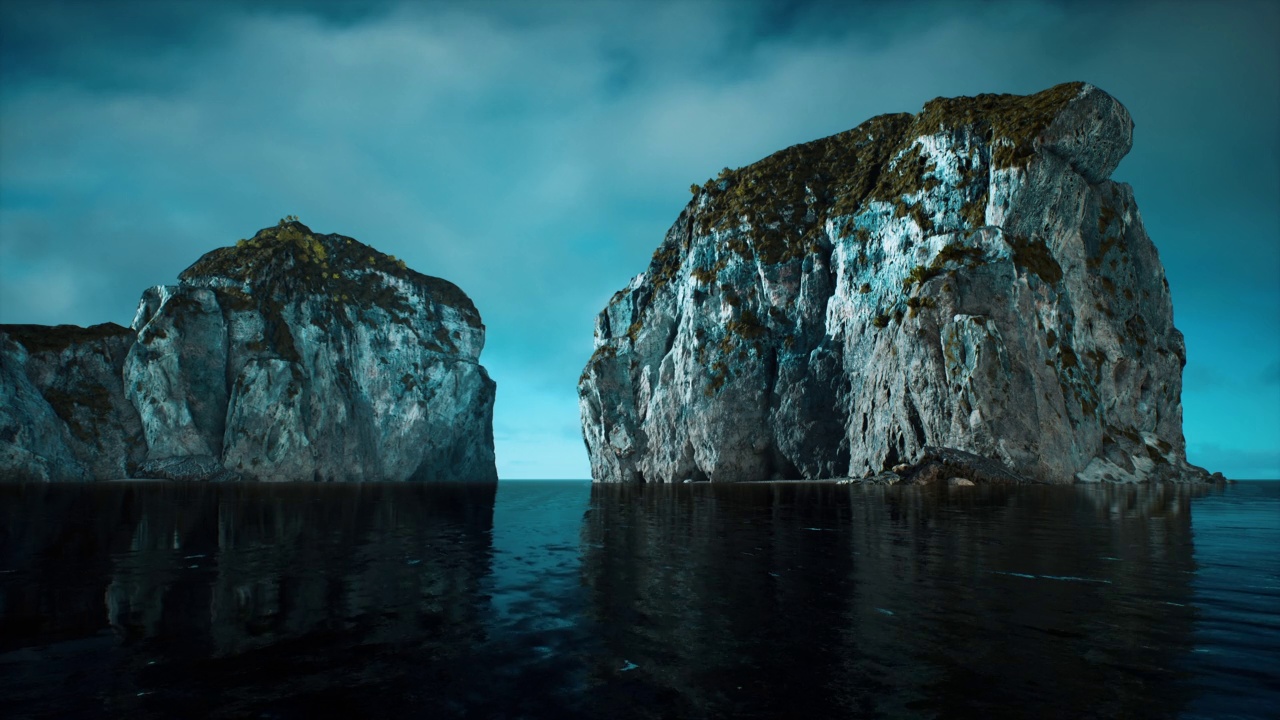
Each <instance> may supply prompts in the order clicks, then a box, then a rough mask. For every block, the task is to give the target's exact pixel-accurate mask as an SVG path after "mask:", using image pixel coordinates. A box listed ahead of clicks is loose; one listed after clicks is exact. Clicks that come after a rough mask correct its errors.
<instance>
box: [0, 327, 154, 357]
mask: <svg viewBox="0 0 1280 720" xmlns="http://www.w3.org/2000/svg"><path fill="white" fill-rule="evenodd" d="M0 332H2V333H5V334H7V335H8V336H9V337H10V338H12V339H13V340H14V341H15V342H17V343H19V344H20V345H22V346H23V347H25V348H26V349H27V352H29V353H40V352H62V351H63V350H66V349H67V348H69V347H71V346H72V345H76V344H82V343H90V342H94V341H96V340H103V339H106V338H112V337H132V336H133V331H132V330H130V329H129V328H127V327H120V326H119V325H117V324H115V323H102V324H100V325H91V326H89V327H87V328H86V327H80V326H78V325H0Z"/></svg>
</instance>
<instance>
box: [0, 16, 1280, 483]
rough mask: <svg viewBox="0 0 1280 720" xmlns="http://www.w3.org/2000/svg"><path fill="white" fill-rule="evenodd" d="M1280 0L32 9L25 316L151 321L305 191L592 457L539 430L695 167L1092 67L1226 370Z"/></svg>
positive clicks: (5, 44)
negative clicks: (441, 284)
mask: <svg viewBox="0 0 1280 720" xmlns="http://www.w3.org/2000/svg"><path fill="white" fill-rule="evenodd" d="M174 8H180V10H175V9H174ZM1277 17H1278V16H1277V11H1276V10H1275V8H1274V7H1272V6H1269V5H1265V4H1258V5H1249V4H1243V3H1242V4H1231V5H1228V6H1208V5H1203V4H1194V3H1193V4H1187V5H1184V6H1179V7H1178V8H1176V10H1171V9H1170V6H1169V5H1167V4H1159V5H1150V4H1144V3H1129V4H1107V5H1101V4H1098V5H1085V6H1076V5H1072V6H1070V8H1068V6H1066V5H1063V4H1059V3H1054V2H1043V3H1011V4H1010V3H989V4H956V3H902V4H893V5H888V4H880V3H862V4H859V3H844V2H841V3H824V2H815V3H801V4H781V3H738V2H734V3H727V2H723V3H722V2H667V3H648V2H646V3H621V2H618V3H600V4H585V3H564V4H548V3H538V4H529V3H498V2H492V3H467V4H461V3H459V4H425V3H409V2H404V3H400V2H381V3H377V4H373V5H362V4H352V3H319V4H316V3H304V2H301V1H299V2H274V3H269V4H262V3H250V2H247V1H246V2H228V3H201V4H187V3H184V4H180V5H172V4H167V3H153V2H113V3H107V4H104V3H73V2H61V3H57V2H40V3H36V2H22V1H18V2H9V3H4V4H0V112H2V113H3V117H4V122H3V123H0V260H3V261H4V262H3V266H0V293H2V294H0V322H24V321H41V322H52V321H62V322H75V323H80V324H87V323H92V322H101V321H104V320H115V321H117V322H128V321H129V319H131V317H132V313H133V309H134V305H135V303H136V300H137V297H138V293H139V292H140V291H141V290H142V289H143V288H144V287H146V286H148V285H152V284H157V283H163V282H172V281H173V279H174V277H175V276H176V275H177V273H178V272H179V271H181V270H182V269H183V268H184V267H186V265H188V264H190V263H191V262H192V261H194V260H195V259H196V258H197V257H199V255H200V254H202V253H204V252H206V251H208V250H210V249H212V248H213V247H216V246H219V245H225V244H230V243H232V242H234V241H235V240H236V239H237V238H240V237H244V236H247V235H250V234H251V233H253V232H254V231H255V230H257V229H258V228H259V227H262V226H265V225H269V224H272V223H274V222H275V220H276V219H278V218H279V217H281V216H283V215H285V214H297V215H300V216H301V217H302V219H303V220H304V221H306V222H308V224H310V225H311V226H312V227H313V228H315V229H316V230H317V231H321V232H329V231H332V232H342V233H345V234H349V235H352V236H355V237H357V238H359V239H360V240H362V241H365V242H368V243H370V244H372V245H374V246H375V247H377V248H379V249H380V250H383V251H384V252H388V253H391V254H394V255H396V256H398V257H401V258H404V259H405V260H406V261H407V262H408V263H409V264H410V266H412V267H414V268H415V269H418V270H421V271H423V272H426V273H429V274H433V275H439V276H442V277H446V278H448V279H450V280H452V281H454V282H456V283H457V284H458V285H459V286H461V287H462V288H463V289H464V290H465V291H466V292H467V293H468V294H470V295H471V296H472V298H473V299H474V300H475V302H476V304H477V306H478V307H479V309H480V311H481V313H482V315H483V316H484V320H485V323H486V324H487V326H488V328H489V336H488V344H487V348H486V351H485V362H486V364H488V365H489V366H490V367H492V368H493V369H494V377H495V379H497V381H498V383H499V395H498V407H497V415H498V418H499V421H500V422H502V423H506V425H507V426H508V427H509V428H510V433H509V434H508V435H505V436H504V439H503V440H502V441H500V457H503V456H505V457H509V458H515V459H525V458H532V457H533V455H535V454H536V455H537V456H538V458H539V459H538V460H537V461H536V462H537V463H539V465H538V467H541V468H543V469H542V470H541V471H537V470H531V471H530V472H545V473H547V474H549V475H558V476H573V475H578V476H581V475H582V474H584V473H585V472H586V461H585V456H584V454H583V452H582V449H581V443H580V442H578V443H576V444H575V443H574V442H569V441H566V442H565V444H564V445H563V447H561V448H560V450H562V451H563V456H562V459H561V460H560V461H556V460H554V459H553V458H550V457H549V456H547V454H546V453H537V452H536V447H537V446H539V443H538V442H533V441H527V439H528V438H533V437H536V433H535V430H536V428H537V427H538V426H539V424H540V423H542V422H550V423H552V424H553V425H554V426H556V427H562V426H570V427H572V426H574V425H575V424H576V422H577V401H576V393H575V389H574V386H575V383H576V380H577V377H578V373H579V372H580V370H581V367H582V365H583V364H584V363H585V361H586V358H587V356H588V355H589V354H590V352H591V330H592V323H593V320H594V317H595V315H596V313H598V312H599V311H600V309H601V308H602V302H603V299H607V298H608V297H609V296H610V295H611V294H612V293H613V292H614V291H615V290H616V289H618V288H619V287H621V286H623V285H624V284H626V282H627V281H628V280H629V279H630V278H631V277H632V276H633V275H635V274H636V273H638V272H640V271H641V270H643V269H644V267H645V266H646V264H647V262H648V259H649V257H650V255H651V254H652V252H653V249H654V248H655V247H656V246H657V244H658V243H659V242H660V240H661V238H662V236H663V234H664V233H665V231H666V229H667V227H668V225H669V224H670V223H671V222H672V221H673V220H674V218H675V217H676V215H677V214H678V213H679V211H680V208H681V207H682V205H683V204H684V203H685V202H687V200H688V193H687V190H686V188H687V187H688V186H689V184H690V183H692V182H701V181H702V180H705V179H706V178H707V177H710V176H712V175H714V174H715V173H716V172H717V171H718V170H719V169H720V168H721V167H723V166H739V165H742V164H746V163H749V162H752V161H754V160H756V159H758V158H760V157H763V156H765V155H767V154H769V153H771V152H773V151H775V150H778V149H781V148H783V147H785V146H788V145H791V144H794V143H797V142H803V141H807V140H811V139H813V138H816V137H821V136H824V135H829V134H832V133H835V132H839V131H842V130H845V129H848V128H850V127H853V126H854V125H856V124H858V123H859V122H861V121H863V120H865V119H867V118H868V117H871V116H873V115H876V114H880V113H884V112H899V111H915V110H917V109H918V108H919V107H920V106H921V105H922V104H923V102H925V101H926V100H928V99H930V98H932V97H934V96H937V95H956V94H973V93H978V92H992V91H1008V92H1030V91H1035V90H1039V89H1042V88H1044V87H1047V86H1049V85H1052V84H1054V83H1057V82H1062V81H1066V80H1075V79H1085V80H1089V81H1092V82H1094V83H1096V84H1098V85H1100V86H1101V87H1103V88H1104V89H1107V90H1109V91H1110V92H1112V93H1113V94H1115V95H1117V97H1119V98H1120V99H1121V100H1122V101H1124V102H1125V103H1126V104H1128V105H1129V107H1130V109H1131V111H1133V114H1134V116H1135V118H1137V123H1138V129H1137V138H1136V143H1137V144H1136V145H1135V149H1134V152H1133V154H1132V155H1131V156H1130V157H1129V158H1128V159H1126V161H1125V163H1124V164H1123V165H1122V166H1121V170H1120V172H1119V173H1118V177H1122V178H1124V179H1126V180H1129V181H1131V182H1133V183H1134V185H1135V187H1136V188H1137V193H1138V199H1139V202H1140V204H1141V206H1142V208H1143V214H1144V218H1146V219H1147V222H1148V226H1149V229H1150V230H1151V232H1152V235H1153V237H1154V238H1155V240H1156V242H1157V244H1158V246H1159V247H1160V249H1161V253H1162V258H1163V259H1164V261H1165V263H1166V265H1167V266H1168V267H1169V275H1170V281H1171V283H1172V284H1173V287H1174V292H1175V300H1176V301H1177V303H1178V307H1179V313H1180V314H1179V317H1180V318H1182V320H1181V321H1180V325H1181V326H1182V328H1183V329H1184V331H1186V332H1187V337H1188V347H1189V353H1190V354H1191V355H1192V357H1194V358H1196V359H1197V362H1201V361H1202V362H1203V364H1204V367H1205V368H1206V372H1207V373H1211V374H1217V375H1228V376H1229V375H1231V374H1232V372H1231V370H1230V369H1229V368H1230V363H1231V360H1230V356H1231V354H1232V349H1233V348H1237V347H1238V346H1239V342H1240V341H1239V340H1238V337H1237V336H1238V335H1239V328H1237V327H1236V325H1240V326H1242V327H1243V326H1244V325H1247V324H1248V322H1247V318H1245V317H1243V316H1242V314H1241V313H1240V312H1238V311H1237V310H1238V309H1237V308H1233V307H1227V308H1225V309H1224V308H1223V307H1222V306H1221V305H1220V303H1223V302H1227V301H1224V300H1220V299H1219V298H1220V297H1222V296H1224V294H1223V293H1222V292H1221V289H1222V288H1223V287H1227V286H1231V287H1241V288H1244V290H1242V291H1241V292H1242V293H1244V295H1243V296H1242V297H1243V299H1242V300H1237V301H1236V302H1246V303H1248V305H1249V307H1252V308H1261V309H1262V312H1270V313H1272V314H1273V315H1274V314H1276V313H1277V312H1278V310H1277V309H1278V308H1280V286H1278V285H1277V284H1276V282H1275V280H1274V278H1275V277H1276V275H1277V274H1276V273H1274V272H1273V270H1274V269H1275V268H1274V267H1272V268H1270V270H1269V269H1268V263H1271V264H1272V265H1276V264H1280V255H1277V250H1276V249H1275V248H1278V247H1280V228H1278V227H1277V225H1276V221H1275V219H1274V212H1271V211H1273V210H1274V198H1275V197H1276V196H1277V192H1278V191H1277V190H1276V184H1277V182H1280V180H1278V179H1277V176H1278V175H1280V173H1277V172H1276V168H1275V167H1274V165H1275V158H1276V156H1277V150H1276V147H1277V145H1276V139H1275V134H1274V127H1275V126H1276V123H1277V119H1278V118H1280V111H1278V110H1277V104H1278V103H1280V100H1277V92H1276V90H1275V88H1276V86H1277V84H1278V83H1280V78H1277V74H1276V67H1277V65H1278V64H1280V62H1278V59H1280V56H1277V52H1280V51H1277V50H1276V47H1275V45H1274V42H1273V41H1272V39H1271V38H1273V37H1274V34H1275V31H1276V30H1277V29H1280V21H1278V20H1277ZM1135 28H1143V29H1144V31H1143V33H1141V34H1136V33H1135V30H1134V29H1135ZM1268 163H1270V164H1268ZM1188 198H1194V199H1195V200H1194V201H1189V200H1188ZM1245 257H1249V258H1251V260H1250V261H1248V262H1245V261H1244V260H1243V259H1242V258H1245ZM1273 259H1274V262H1272V260H1273ZM59 283H61V284H59ZM68 283H70V285H68ZM55 316H56V320H55ZM1188 321H1190V323H1188ZM1220 326H1221V327H1225V329H1223V330H1222V331H1221V332H1223V333H1224V334H1225V335H1227V337H1224V338H1221V339H1219V338H1218V337H1217V336H1214V335H1212V333H1214V332H1218V331H1217V330H1215V328H1217V327H1220ZM1210 340H1212V342H1210ZM1266 342H1267V340H1266V339H1263V340H1262V341H1261V343H1262V345H1263V346H1262V347H1255V348H1253V349H1254V350H1255V351H1264V350H1267V346H1265V343H1266ZM1233 343H1235V344H1234V345H1233ZM1273 344H1274V345H1276V348H1275V350H1276V351H1277V352H1280V341H1276V342H1275V343H1273ZM524 387H530V388H533V389H534V391H531V392H525V391H523V390H518V389H517V388H524ZM1206 425H1208V424H1206ZM557 437H558V436H557ZM522 438H523V439H522ZM570 440H572V438H570ZM556 442H559V441H556ZM571 446H572V447H571ZM557 447H560V446H557ZM504 448H505V449H504ZM512 462H513V463H514V462H515V460H513V461H512ZM530 462H533V460H530ZM557 463H558V464H557Z"/></svg>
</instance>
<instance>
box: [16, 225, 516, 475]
mask: <svg viewBox="0 0 1280 720" xmlns="http://www.w3.org/2000/svg"><path fill="white" fill-rule="evenodd" d="M179 280H180V282H179V283H178V284H177V285H160V286H156V287H152V288H149V289H147V290H146V291H145V292H144V293H143V295H142V300H141V302H140V303H139V305H138V310H137V313H136V316H135V317H134V320H133V323H132V325H131V327H129V328H124V327H121V326H119V325H114V324H110V323H108V324H104V325H95V326H93V327H90V328H78V327H72V326H66V325H61V326H57V327H45V326H36V325H3V326H0V476H3V477H4V478H5V479H12V480H41V481H58V480H72V481H85V480H94V479H114V478H124V477H148V478H165V479H182V480H238V479H244V480H261V481H286V480H307V481H310V480H316V481H327V480H345V481H394V480H435V481H477V482H496V481H497V470H496V466H495V463H494V450H493V400H494V393H495V383H494V382H493V380H492V379H490V377H489V374H488V373H487V372H486V371H485V369H484V367H483V366H481V365H480V362H479V360H480V351H481V350H482V349H483V347H484V339H485V328H484V325H483V323H482V322H481V321H480V314H479V312H477V311H476V308H475V305H473V304H472V302H471V300H470V299H469V298H468V297H467V295H466V294H465V293H464V292H462V290H460V289H459V288H458V287H457V286H456V285H454V284H453V283H450V282H448V281H447V280H442V279H440V278H435V277H430V276H427V275H423V274H420V273H417V272H415V271H413V270H411V269H409V268H408V267H406V265H405V263H404V261H401V260H397V259H396V258H394V257H391V256H388V255H385V254H383V253H380V252H378V251H377V250H374V249H373V248H371V247H369V246H368V245H365V244H363V243H360V242H358V241H356V240H354V239H352V238H349V237H346V236H343V235H336V234H331V235H321V234H317V233H314V232H312V231H311V229H310V228H308V227H307V226H305V225H303V224H302V223H300V222H298V221H297V218H294V217H289V218H286V219H285V220H282V221H280V223H279V224H278V225H276V226H274V227H269V228H265V229H263V230H260V231H259V232H258V233H257V234H256V235H254V236H253V237H252V238H249V239H245V240H241V241H239V242H238V243H236V244H235V246H233V247H225V248H219V249H217V250H214V251H212V252H210V253H208V254H206V255H205V256H204V257H201V258H200V259H199V260H198V261H196V263H195V264H194V265H192V266H191V267H189V268H187V269H186V270H185V271H183V272H182V273H181V275H180V276H179Z"/></svg>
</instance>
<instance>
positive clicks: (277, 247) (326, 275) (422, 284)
mask: <svg viewBox="0 0 1280 720" xmlns="http://www.w3.org/2000/svg"><path fill="white" fill-rule="evenodd" d="M383 276H385V277H389V278H396V279H399V280H401V281H404V282H405V283H407V284H409V285H411V286H413V287H414V288H416V289H417V290H418V291H419V292H421V293H422V294H423V295H426V296H428V297H431V298H432V299H433V300H434V301H435V302H437V303H439V304H442V305H446V306H450V307H453V308H455V309H456V310H457V311H458V312H459V314H460V315H461V316H462V318H463V320H464V321H465V322H467V323H468V324H469V325H471V326H472V327H480V325H481V323H480V314H479V313H478V312H477V311H476V309H475V305H474V304H473V303H472V302H471V299H470V298H468V297H467V295H466V293H464V292H462V290H461V289H459V288H458V286H456V285H454V284H453V283H451V282H449V281H447V280H443V279H441V278H437V277H431V276H429V275H423V274H421V273H418V272H415V271H413V270H410V269H409V268H408V267H407V266H406V264H405V262H404V261H403V260H399V259H397V258H396V257H394V256H392V255H387V254H384V253H381V252H378V251H377V250H375V249H373V248H371V247H369V246H368V245H365V244H364V243H361V242H359V241H357V240H354V239H353V238H349V237H346V236H343V235H317V234H315V233H313V232H312V231H311V229H310V228H308V227H307V226H306V225H303V224H302V223H300V222H298V221H297V220H296V219H286V220H281V221H280V223H279V224H277V225H275V226H273V227H269V228H264V229H262V230H259V231H258V232H257V233H256V234H255V235H254V236H253V237H252V238H250V239H247V240H241V241H239V242H237V243H236V244H235V245H234V246H232V247H224V248H218V249H217V250H213V251H211V252H209V253H206V254H205V255H204V256H203V257H201V258H200V259H199V260H197V261H196V262H195V263H194V264H193V265H192V266H191V267H189V268H187V269H186V270H184V271H183V272H182V273H181V274H180V275H179V278H180V279H182V280H183V281H185V282H191V283H193V284H201V283H199V280H200V279H201V278H224V279H228V280H232V281H234V282H235V283H237V284H240V285H241V286H242V288H243V290H241V291H240V292H239V295H237V294H236V293H235V292H229V291H228V290H227V289H221V291H220V293H219V301H220V302H221V301H222V300H224V299H226V300H227V301H228V302H229V307H230V308H231V309H242V308H243V309H248V308H249V307H250V305H251V304H252V305H257V306H258V307H259V308H260V309H261V308H262V306H263V303H264V302H266V298H268V297H270V296H277V297H297V296H300V295H320V296H323V297H326V298H328V299H329V300H330V301H331V302H333V303H335V304H336V305H347V306H354V307H356V308H361V307H379V308H382V309H383V310H385V311H387V312H388V313H390V314H391V315H392V317H393V318H403V316H404V314H405V313H406V312H408V309H409V306H408V303H407V302H406V300H405V298H404V295H403V294H402V293H401V292H399V291H398V290H397V289H396V288H395V287H394V286H392V285H390V284H388V283H387V282H386V280H384V279H383ZM338 315H340V314H339V313H335V317H336V316H338Z"/></svg>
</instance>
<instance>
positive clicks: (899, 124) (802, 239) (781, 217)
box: [653, 82, 1085, 275]
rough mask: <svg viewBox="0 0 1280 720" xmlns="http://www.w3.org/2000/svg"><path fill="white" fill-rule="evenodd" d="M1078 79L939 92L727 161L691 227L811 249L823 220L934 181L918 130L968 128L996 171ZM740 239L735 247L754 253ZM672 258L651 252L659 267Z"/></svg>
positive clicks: (779, 247) (1019, 156) (771, 258)
mask: <svg viewBox="0 0 1280 720" xmlns="http://www.w3.org/2000/svg"><path fill="white" fill-rule="evenodd" d="M1084 87H1085V85H1084V83H1079V82H1073V83H1065V84H1062V85H1057V86H1054V87H1052V88H1049V89H1048V90H1044V91H1042V92H1039V93H1036V94H1034V95H1025V96H1024V95H978V96H976V97H957V98H936V99H934V100H931V101H929V102H928V103H926V104H925V106H924V108H923V109H922V110H921V111H920V112H919V113H918V114H916V115H910V114H906V113H899V114H892V115H880V116H877V117H874V118H872V119H870V120H868V121H866V122H864V123H862V124H861V125H859V126H858V127H856V128H854V129H852V130H848V131H845V132H842V133H837V134H835V135H831V136H830V137H825V138H821V139H819V140H814V141H812V142H807V143H802V144H800V145H794V146H792V147H789V148H786V149H785V150H781V151H779V152H776V153H774V154H772V155H770V156H768V157H766V158H764V159H763V160H760V161H758V162H755V163H752V164H750V165H747V166H745V167H742V168H738V169H737V170H730V169H729V168H725V169H724V170H722V171H721V172H720V175H719V177H717V178H713V179H710V180H708V181H707V182H706V183H705V184H703V185H701V186H698V185H694V186H692V187H691V188H690V190H691V191H692V192H693V193H694V196H695V197H694V200H693V207H694V208H696V210H695V222H696V223H697V228H698V230H699V231H700V232H701V233H703V234H705V233H708V232H710V231H713V230H730V229H734V228H736V227H739V226H740V225H742V224H746V225H749V226H750V228H751V233H750V234H751V238H752V244H753V245H754V252H755V254H756V256H757V257H758V258H759V259H760V261H762V262H765V263H770V264H772V263H777V262H782V261H785V260H789V259H792V258H795V257H801V256H803V255H805V254H806V253H809V252H812V251H813V250H814V249H815V242H816V239H817V236H818V234H819V233H820V232H821V230H822V228H823V225H824V224H825V223H826V221H827V220H828V219H830V218H835V217H841V216H847V215H853V214H855V213H857V212H858V211H859V209H861V208H862V207H863V205H864V204H865V203H867V202H868V201H871V200H882V201H887V202H891V203H895V204H900V203H901V198H902V197H903V196H905V195H909V194H912V193H916V192H919V191H920V190H928V189H931V188H933V187H935V186H937V185H938V183H939V181H938V180H937V179H936V178H934V177H932V176H930V173H931V172H932V170H933V168H932V167H931V166H930V165H928V164H927V162H926V159H925V157H924V156H923V155H921V154H920V152H919V148H918V147H915V146H914V145H915V141H916V139H917V138H919V137H923V136H928V135H934V134H937V133H939V132H943V131H947V130H956V129H960V128H968V129H969V130H970V132H971V133H972V134H973V135H974V136H977V137H985V138H986V139H987V142H988V143H989V144H990V146H991V167H992V168H993V169H1003V168H1008V167H1014V166H1018V165H1024V164H1026V163H1027V162H1028V161H1029V160H1030V158H1031V157H1032V156H1034V154H1035V152H1036V148H1035V139H1036V138H1037V137H1038V136H1039V135H1040V134H1041V133H1042V132H1043V131H1044V130H1045V129H1046V128H1048V126H1049V125H1050V124H1051V123H1052V122H1053V120H1054V118H1055V117H1057V116H1058V114H1059V113H1060V112H1061V111H1062V109H1063V108H1064V107H1066V105H1067V104H1068V103H1069V102H1070V101H1071V100H1072V99H1073V98H1075V97H1076V96H1078V95H1079V93H1080V91H1081V90H1082V89H1083V88H1084ZM704 197H705V202H701V201H702V200H703V198H704ZM739 245H740V246H738V247H732V248H731V249H733V250H737V251H739V252H741V253H743V254H744V255H745V254H746V253H748V252H750V251H751V249H750V248H747V247H746V246H745V243H739ZM663 250H664V248H660V249H659V254H661V253H662V252H663ZM670 254H671V251H670V250H669V249H667V255H670ZM671 259H672V258H670V257H665V256H664V257H659V256H658V255H655V257H654V262H655V263H656V264H657V265H659V266H660V267H655V268H653V270H656V271H657V272H656V273H655V274H657V275H661V274H662V270H663V267H661V266H664V265H667V264H670V260H671Z"/></svg>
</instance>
